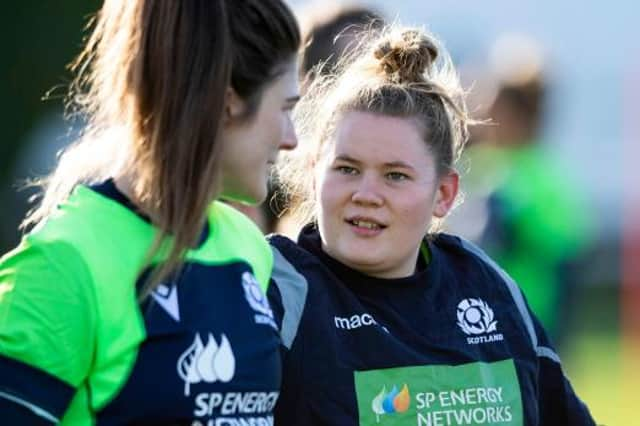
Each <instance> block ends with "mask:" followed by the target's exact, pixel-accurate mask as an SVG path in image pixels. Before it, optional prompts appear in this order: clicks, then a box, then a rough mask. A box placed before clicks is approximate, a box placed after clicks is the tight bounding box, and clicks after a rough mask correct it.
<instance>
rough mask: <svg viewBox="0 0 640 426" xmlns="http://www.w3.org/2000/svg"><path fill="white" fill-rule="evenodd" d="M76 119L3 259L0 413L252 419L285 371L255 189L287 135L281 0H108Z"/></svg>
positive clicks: (86, 62)
mask: <svg viewBox="0 0 640 426" xmlns="http://www.w3.org/2000/svg"><path fill="white" fill-rule="evenodd" d="M93 24H94V29H93V32H92V34H91V36H90V37H89V39H88V43H87V45H86V47H85V50H84V51H83V53H82V54H81V56H80V57H79V58H78V60H77V61H76V62H75V64H74V65H75V69H76V70H77V71H78V77H77V80H76V82H75V84H74V85H73V86H72V88H71V89H72V92H71V97H72V107H73V108H75V110H76V111H77V112H79V113H80V114H82V115H83V116H84V117H85V118H86V120H87V122H88V123H89V126H88V128H87V129H86V131H85V133H84V135H83V136H82V138H81V139H80V140H79V141H78V142H77V143H76V144H75V145H73V146H71V147H70V148H69V149H67V150H66V151H65V153H64V154H63V155H62V157H61V159H60V163H59V165H58V167H57V169H56V170H55V171H54V173H53V174H52V175H51V176H49V177H48V178H47V179H44V180H43V181H42V182H41V183H42V185H43V187H44V188H43V193H44V197H43V200H42V203H41V204H40V205H39V206H38V207H37V208H36V209H35V210H34V211H33V212H32V213H31V214H30V215H29V216H28V217H27V219H26V220H25V223H26V224H27V225H35V227H34V228H33V229H32V230H31V231H30V232H29V233H28V234H27V235H26V236H25V237H24V238H23V240H22V242H21V243H20V245H19V246H18V247H17V248H16V249H15V250H13V251H12V252H10V253H8V254H7V255H5V256H4V257H2V259H0V423H2V424H3V425H51V424H62V425H93V424H100V425H134V424H135V425H142V424H144V425H212V424H214V423H215V424H216V425H221V424H225V425H232V424H233V425H235V424H252V425H266V424H272V423H273V407H274V405H275V402H276V400H277V398H278V394H279V389H280V382H281V380H280V379H281V375H280V373H281V370H280V366H281V362H280V351H279V341H280V340H279V336H278V332H277V329H276V324H275V322H274V320H273V317H272V312H271V309H270V308H269V305H268V302H267V299H266V287H267V285H268V283H269V279H270V275H271V268H272V265H273V258H272V252H271V250H270V248H269V246H268V244H267V243H266V241H265V240H264V238H263V236H262V234H261V232H260V231H259V230H258V229H257V228H256V227H255V225H253V224H252V223H251V222H250V221H249V219H247V218H246V217H244V215H242V214H241V213H240V212H238V211H236V210H234V209H232V208H231V207H229V206H228V205H226V204H223V203H221V202H220V201H219V200H233V201H238V202H242V203H250V204H251V203H252V204H255V203H259V202H261V201H263V200H264V198H265V196H266V193H267V177H268V174H269V169H270V166H271V165H272V164H273V163H274V162H275V160H276V156H277V154H278V151H279V150H288V149H292V148H294V147H295V146H296V144H297V139H296V136H295V133H294V131H293V124H292V121H291V117H290V112H291V110H292V109H293V106H294V104H295V102H296V101H297V99H298V97H299V92H298V85H297V80H298V79H297V75H298V73H297V69H296V54H297V52H298V49H299V45H300V33H299V29H298V24H297V22H296V20H295V17H294V15H293V14H292V13H291V11H290V10H289V8H288V7H287V6H286V4H285V3H284V2H283V1H281V0H242V1H237V0H176V1H172V0H105V1H104V4H103V6H102V8H101V9H100V11H99V12H98V14H97V16H96V18H95V20H94V21H93Z"/></svg>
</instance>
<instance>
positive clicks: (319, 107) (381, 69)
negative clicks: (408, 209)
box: [279, 24, 474, 224]
mask: <svg viewBox="0 0 640 426" xmlns="http://www.w3.org/2000/svg"><path fill="white" fill-rule="evenodd" d="M465 96H466V92H465V91H464V90H463V89H462V87H461V86H460V82H459V79H458V76H457V74H456V72H455V69H454V67H453V64H452V62H451V59H450V57H449V55H448V54H447V52H446V50H444V49H443V47H442V46H441V45H440V44H439V43H438V41H437V40H436V39H435V37H433V36H432V35H430V34H428V33H426V32H425V31H423V30H421V29H414V28H403V27H399V26H398V25H397V24H395V25H392V26H388V27H386V28H384V29H383V30H382V31H380V32H370V33H369V34H368V35H367V37H365V38H364V39H363V41H362V42H361V44H360V46H359V48H358V49H356V50H354V53H353V54H352V55H351V56H348V57H345V58H343V59H342V60H341V62H339V63H338V65H337V68H336V69H335V71H334V72H332V73H330V74H329V75H326V76H324V77H318V78H317V79H316V80H314V82H313V83H312V85H311V86H310V87H309V91H308V92H307V93H306V94H305V96H304V97H303V98H302V100H301V101H300V103H299V104H298V106H297V108H296V111H295V114H294V120H295V122H296V125H297V127H298V134H299V136H300V138H301V139H304V140H305V142H306V146H303V147H302V148H303V149H299V151H298V152H293V153H291V154H290V155H287V156H285V161H284V162H283V163H282V164H281V166H280V170H279V176H280V180H281V183H282V184H283V185H284V186H285V188H286V190H287V191H288V192H289V194H290V197H291V198H292V202H291V210H292V214H293V215H294V216H295V217H296V219H297V221H298V222H299V224H304V223H306V222H308V221H310V220H313V219H314V218H315V203H314V194H313V187H312V185H311V184H310V182H309V179H308V178H304V176H305V173H306V175H307V176H308V173H309V168H310V167H313V165H315V164H316V163H317V162H319V161H320V160H321V156H322V154H323V151H324V149H325V148H324V147H325V145H326V144H327V143H328V141H330V139H331V138H332V136H333V134H334V131H335V128H336V126H337V123H338V121H339V120H340V118H341V117H342V116H343V115H344V114H345V113H347V112H349V111H363V112H373V113H378V114H384V115H390V116H394V117H403V118H410V119H412V120H414V121H415V122H416V125H417V126H418V128H419V129H420V130H421V131H422V135H423V139H424V141H425V143H426V144H427V145H428V146H429V147H430V149H431V152H432V153H433V155H434V156H435V159H436V163H437V166H438V170H437V172H438V176H442V175H443V174H444V173H445V172H447V171H448V170H450V169H451V168H452V167H453V165H454V163H455V161H456V160H457V159H458V157H459V155H460V153H461V151H462V148H463V146H464V143H465V142H466V140H467V137H468V135H467V134H468V132H467V126H468V124H470V123H472V122H474V121H473V120H472V119H471V118H470V117H469V116H468V114H467V110H466V105H465Z"/></svg>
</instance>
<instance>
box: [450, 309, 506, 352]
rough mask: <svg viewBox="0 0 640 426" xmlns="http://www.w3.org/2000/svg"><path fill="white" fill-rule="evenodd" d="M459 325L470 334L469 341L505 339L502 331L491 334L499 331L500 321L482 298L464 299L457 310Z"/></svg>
mask: <svg viewBox="0 0 640 426" xmlns="http://www.w3.org/2000/svg"><path fill="white" fill-rule="evenodd" d="M456 314H457V317H458V322H457V324H458V326H459V327H460V328H461V329H462V331H463V332H464V333H465V334H466V335H468V336H474V337H467V343H468V344H470V345H477V344H479V343H487V342H495V341H501V340H504V336H503V335H502V334H501V333H494V334H489V333H492V332H495V331H497V328H498V321H496V320H495V319H494V315H493V310H492V309H491V308H490V307H489V305H488V304H487V302H485V301H483V300H482V299H479V298H478V299H463V300H462V301H461V302H460V303H458V309H457V310H456Z"/></svg>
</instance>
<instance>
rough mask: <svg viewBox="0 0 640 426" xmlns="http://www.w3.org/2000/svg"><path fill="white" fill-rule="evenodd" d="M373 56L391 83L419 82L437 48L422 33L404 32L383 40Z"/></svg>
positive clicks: (435, 55) (432, 59)
mask: <svg viewBox="0 0 640 426" xmlns="http://www.w3.org/2000/svg"><path fill="white" fill-rule="evenodd" d="M373 54H374V56H375V58H376V59H377V60H378V61H379V62H380V68H381V70H382V71H383V72H384V73H385V74H386V75H387V76H388V77H389V78H390V79H391V80H392V81H396V82H398V83H400V82H419V81H423V80H424V73H425V72H428V70H429V68H431V65H432V64H433V62H434V61H435V60H436V58H437V57H438V48H437V46H436V45H435V43H434V42H433V41H432V40H431V39H429V38H428V37H427V36H426V35H425V34H424V33H423V32H421V31H418V30H406V31H403V32H402V33H400V34H390V35H389V36H388V37H386V38H385V39H383V40H382V41H381V42H380V43H379V44H378V46H377V47H376V49H375V50H374V52H373Z"/></svg>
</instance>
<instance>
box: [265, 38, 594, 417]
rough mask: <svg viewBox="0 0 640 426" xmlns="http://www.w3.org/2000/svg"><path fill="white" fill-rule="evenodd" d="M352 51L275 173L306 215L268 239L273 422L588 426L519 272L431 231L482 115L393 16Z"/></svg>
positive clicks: (453, 194)
mask: <svg viewBox="0 0 640 426" xmlns="http://www.w3.org/2000/svg"><path fill="white" fill-rule="evenodd" d="M357 52H358V53H355V54H354V56H352V57H350V58H347V59H345V60H343V62H342V63H341V64H340V65H339V66H338V67H337V68H336V69H335V71H334V72H333V73H332V74H330V75H328V76H326V77H320V76H319V77H318V78H317V79H316V80H314V82H313V84H312V86H311V87H310V89H309V92H308V93H307V94H305V96H303V99H302V100H301V102H300V104H299V105H298V107H297V108H296V111H295V113H294V121H297V124H298V125H299V128H300V130H301V133H300V137H301V138H302V139H303V140H304V141H305V144H307V145H305V146H303V147H301V150H299V151H297V152H294V153H291V155H290V156H288V158H287V161H286V162H285V163H283V165H282V166H281V170H280V175H279V176H280V177H281V179H282V181H283V183H284V184H285V185H288V190H289V191H290V192H291V195H292V197H291V199H292V200H294V201H295V202H296V203H297V204H296V205H294V206H292V208H295V213H296V214H297V217H298V218H299V222H300V224H303V225H304V226H303V228H302V230H301V232H300V234H299V237H298V241H297V243H294V242H293V241H291V240H289V239H287V238H285V237H282V236H273V237H271V239H270V242H271V245H272V247H273V250H274V256H275V257H274V259H275V265H274V274H273V276H272V280H273V283H272V285H271V286H270V288H269V291H268V296H269V299H270V302H271V306H272V309H273V310H274V312H275V317H276V320H277V323H278V326H279V328H280V333H281V336H282V344H283V352H284V354H285V355H284V376H283V388H282V392H281V396H280V399H279V401H278V404H277V405H276V415H275V416H276V417H275V419H276V424H278V425H340V426H349V425H358V424H359V425H376V424H381V425H382V424H393V425H472V424H473V425H476V424H496V425H497V424H500V425H523V424H524V425H593V424H594V422H593V420H592V418H591V415H590V414H589V411H588V409H587V408H586V406H585V405H584V404H583V403H582V402H581V401H580V400H579V399H578V397H577V396H576V395H575V394H574V392H573V390H572V388H571V385H570V384H569V382H568V380H567V379H566V378H565V376H564V374H563V371H562V368H561V364H560V359H559V357H558V355H557V354H556V353H555V351H554V349H553V347H552V345H551V343H550V342H549V340H548V338H547V336H546V334H545V332H544V330H543V329H542V327H541V326H540V324H539V322H538V320H537V319H536V318H535V316H534V315H533V314H532V313H531V311H530V309H529V308H528V306H527V303H526V300H525V298H524V297H523V296H522V293H521V292H520V290H519V288H518V286H517V285H516V283H515V282H514V281H513V280H512V279H511V278H510V277H509V276H508V275H507V274H505V273H504V272H503V271H502V269H500V267H499V266H497V265H496V264H495V263H494V262H493V261H492V260H491V259H489V258H488V257H487V256H486V255H485V254H484V253H483V252H482V251H480V250H479V249H478V248H476V247H474V246H472V245H471V244H470V243H468V242H466V241H464V240H462V239H460V238H458V237H456V236H453V235H447V234H445V233H442V232H439V231H438V229H437V228H438V223H439V222H441V221H442V219H444V218H445V216H446V215H447V213H448V212H449V211H450V210H451V208H452V206H453V205H454V203H455V201H456V198H457V195H458V174H457V173H456V171H455V168H454V167H455V163H456V160H457V159H458V156H459V154H460V151H461V150H462V147H463V145H464V143H465V141H466V139H467V126H469V125H471V124H475V123H474V121H473V120H472V119H471V118H470V117H469V115H468V114H467V110H466V107H465V92H464V91H463V90H462V88H461V87H460V84H459V80H458V78H457V75H456V73H455V70H454V68H453V66H452V63H451V60H450V58H449V56H448V54H447V52H446V51H445V50H444V49H443V48H442V46H441V45H440V44H439V43H438V42H437V40H436V39H435V38H434V37H432V36H431V35H429V34H427V33H425V32H424V31H422V30H419V29H411V28H409V29H407V28H400V27H390V28H386V29H385V30H384V31H382V33H381V34H378V35H373V36H371V37H370V39H369V41H367V42H363V43H362V45H361V46H360V49H359V50H358V51H357ZM310 167H311V168H312V170H313V173H312V174H310V173H309V170H310Z"/></svg>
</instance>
